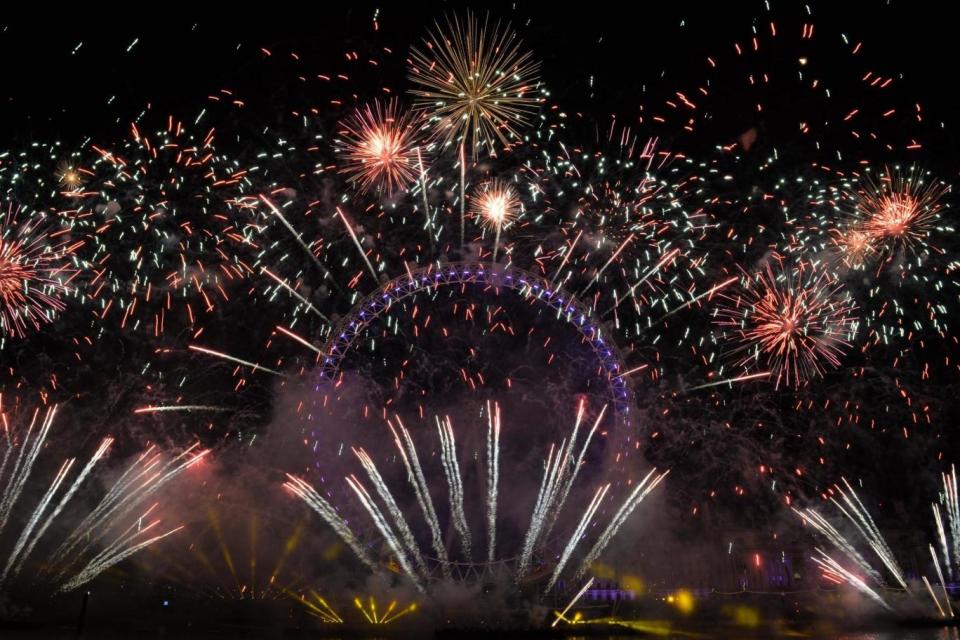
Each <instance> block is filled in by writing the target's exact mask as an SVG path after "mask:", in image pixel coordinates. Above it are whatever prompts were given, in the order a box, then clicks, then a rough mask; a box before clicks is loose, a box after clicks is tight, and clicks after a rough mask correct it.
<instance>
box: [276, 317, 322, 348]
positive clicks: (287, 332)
mask: <svg viewBox="0 0 960 640" xmlns="http://www.w3.org/2000/svg"><path fill="white" fill-rule="evenodd" d="M277 331H279V332H280V333H282V334H283V335H285V336H287V337H288V338H290V339H291V340H294V341H296V342H299V343H300V344H302V345H303V346H305V347H306V348H307V349H310V351H313V352H314V353H317V354H320V355H323V350H322V349H320V347H318V346H317V345H315V344H313V343H312V342H310V341H309V340H307V339H306V338H304V337H302V336H299V335H297V334H296V333H294V332H293V331H291V330H290V329H287V328H286V327H284V326H281V325H279V324H278V325H277Z"/></svg>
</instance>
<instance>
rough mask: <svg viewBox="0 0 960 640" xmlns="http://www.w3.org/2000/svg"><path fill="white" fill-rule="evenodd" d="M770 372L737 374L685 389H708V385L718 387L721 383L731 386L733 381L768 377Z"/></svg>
mask: <svg viewBox="0 0 960 640" xmlns="http://www.w3.org/2000/svg"><path fill="white" fill-rule="evenodd" d="M771 373H772V372H770V371H761V372H760V373H751V374H749V375H745V376H737V377H735V378H727V379H725V380H717V381H715V382H707V383H706V384H698V385H697V386H695V387H689V388H688V389H687V391H696V390H698V389H709V388H710V387H719V386H721V385H725V384H729V385H730V386H731V387H732V386H733V383H734V382H746V381H747V380H757V379H759V378H769V377H770V375H771Z"/></svg>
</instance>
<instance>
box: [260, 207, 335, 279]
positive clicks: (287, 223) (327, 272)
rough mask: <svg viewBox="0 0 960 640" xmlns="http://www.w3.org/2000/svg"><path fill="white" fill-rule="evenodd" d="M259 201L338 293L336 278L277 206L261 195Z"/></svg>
mask: <svg viewBox="0 0 960 640" xmlns="http://www.w3.org/2000/svg"><path fill="white" fill-rule="evenodd" d="M260 199H261V200H263V202H264V204H266V205H267V207H269V208H270V211H271V212H272V213H273V215H275V216H276V217H277V219H278V220H280V222H281V223H282V224H283V226H284V227H286V228H287V231H289V232H290V234H291V235H292V236H293V238H294V240H296V241H297V244H299V245H300V246H301V247H302V248H303V250H304V251H305V252H306V253H307V255H308V256H310V259H311V260H313V263H314V264H315V265H317V267H319V268H320V271H321V272H323V278H324V279H325V280H330V281H331V282H332V283H333V286H334V287H335V288H336V289H337V291H340V285H339V284H338V283H337V281H336V278H334V277H333V275H332V274H331V273H330V270H329V269H327V268H326V267H325V266H324V264H323V263H322V262H320V260H319V258H317V256H315V255H313V251H311V250H310V247H309V246H308V245H307V243H306V242H304V241H303V236H301V235H300V234H299V233H297V230H296V229H294V228H293V225H292V224H290V221H289V220H287V219H286V218H285V217H284V216H283V213H281V212H280V209H278V208H277V206H276V205H274V204H273V202H271V201H270V200H269V199H268V198H267V197H266V196H264V195H261V196H260Z"/></svg>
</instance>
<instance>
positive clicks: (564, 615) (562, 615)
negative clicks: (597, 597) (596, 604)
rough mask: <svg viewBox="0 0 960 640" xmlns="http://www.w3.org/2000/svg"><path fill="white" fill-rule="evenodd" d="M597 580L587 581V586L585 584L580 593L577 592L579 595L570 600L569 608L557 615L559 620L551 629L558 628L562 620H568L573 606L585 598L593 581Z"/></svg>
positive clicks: (554, 622) (555, 621)
mask: <svg viewBox="0 0 960 640" xmlns="http://www.w3.org/2000/svg"><path fill="white" fill-rule="evenodd" d="M595 579H596V578H590V579H589V580H587V582H586V584H584V585H583V586H582V587H581V588H580V591H577V594H576V595H575V596H573V598H572V599H571V600H570V602H569V603H568V604H567V606H566V607H564V609H563V611H561V612H560V613H559V614H558V615H557V619H556V620H554V621H553V623H552V624H551V625H550V626H551V627H555V626H557V623H558V622H560V621H561V620H566V619H567V612H568V611H570V609H572V608H573V606H574V605H575V604H577V602H579V600H580V598H582V597H583V594H585V593H586V592H587V589H589V588H590V586H591V585H592V584H593V581H594V580H595Z"/></svg>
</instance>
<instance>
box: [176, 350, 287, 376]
mask: <svg viewBox="0 0 960 640" xmlns="http://www.w3.org/2000/svg"><path fill="white" fill-rule="evenodd" d="M187 348H188V349H190V350H191V351H197V352H199V353H205V354H207V355H208V356H214V357H215V358H222V359H223V360H228V361H229V362H235V363H236V364H242V365H243V366H245V367H250V368H251V369H253V370H254V372H257V371H266V372H267V373H272V374H273V375H275V376H279V377H281V378H285V377H286V375H284V374H282V373H280V372H279V371H275V370H273V369H271V368H269V367H265V366H263V365H262V364H257V363H256V362H250V361H249V360H243V359H241V358H237V357H236V356H231V355H229V354H227V353H221V352H220V351H214V350H213V349H207V348H206V347H200V346H198V345H195V344H191V345H187Z"/></svg>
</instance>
